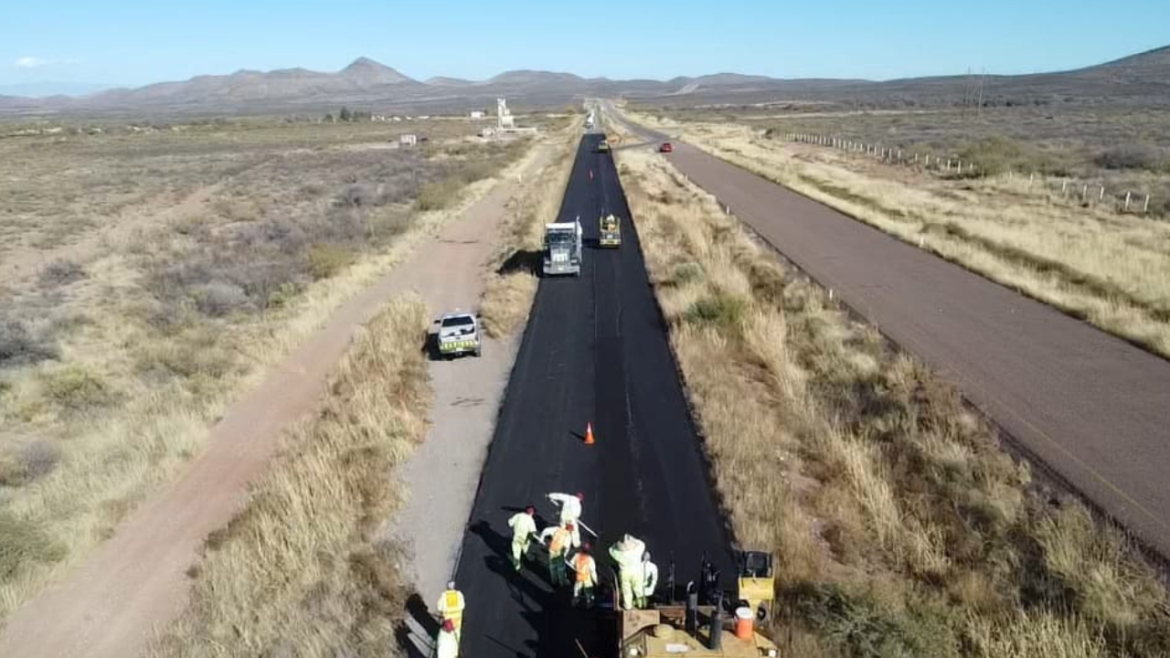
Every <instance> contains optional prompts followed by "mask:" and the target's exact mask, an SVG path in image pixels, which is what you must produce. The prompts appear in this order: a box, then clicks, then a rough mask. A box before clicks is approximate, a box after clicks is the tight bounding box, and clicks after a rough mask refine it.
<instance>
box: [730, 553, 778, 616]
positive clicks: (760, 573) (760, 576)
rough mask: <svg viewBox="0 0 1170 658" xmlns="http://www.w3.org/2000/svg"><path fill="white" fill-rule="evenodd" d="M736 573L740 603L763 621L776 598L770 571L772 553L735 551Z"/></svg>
mask: <svg viewBox="0 0 1170 658" xmlns="http://www.w3.org/2000/svg"><path fill="white" fill-rule="evenodd" d="M735 561H736V567H737V569H738V573H737V574H736V575H737V577H738V582H737V583H736V585H737V586H738V588H739V601H740V605H741V606H743V605H746V607H747V608H748V609H749V610H754V611H755V615H756V618H757V619H759V620H760V621H763V620H764V619H766V618H767V616H768V614H769V613H770V612H771V608H772V603H773V601H775V600H776V577H775V576H774V575H773V573H772V554H771V553H764V552H763V551H737V552H736V554H735Z"/></svg>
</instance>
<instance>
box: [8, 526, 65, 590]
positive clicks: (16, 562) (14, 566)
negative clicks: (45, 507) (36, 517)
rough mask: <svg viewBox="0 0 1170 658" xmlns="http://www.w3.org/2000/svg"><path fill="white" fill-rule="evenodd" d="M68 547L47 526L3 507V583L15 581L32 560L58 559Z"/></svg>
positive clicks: (48, 560) (46, 560)
mask: <svg viewBox="0 0 1170 658" xmlns="http://www.w3.org/2000/svg"><path fill="white" fill-rule="evenodd" d="M63 557H65V549H64V547H62V546H61V545H60V544H58V543H56V542H54V541H53V540H52V539H51V538H50V537H49V536H48V535H47V534H45V532H44V530H41V529H40V528H39V527H38V526H36V525H35V524H33V523H31V522H29V521H26V520H24V519H20V518H18V517H17V516H15V515H14V514H12V513H10V512H3V511H0V583H6V582H9V581H11V580H12V579H13V578H14V577H15V576H16V575H17V574H18V573H19V572H20V568H21V566H23V565H25V564H28V563H29V562H56V561H58V560H60V559H61V558H63Z"/></svg>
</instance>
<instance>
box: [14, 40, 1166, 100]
mask: <svg viewBox="0 0 1170 658" xmlns="http://www.w3.org/2000/svg"><path fill="white" fill-rule="evenodd" d="M979 84H982V87H983V94H982V97H983V99H984V102H985V103H988V104H1048V103H1056V102H1112V103H1116V102H1124V103H1165V102H1167V101H1170V47H1166V48H1159V49H1156V50H1151V51H1148V52H1144V53H1140V54H1137V55H1132V56H1129V57H1124V58H1121V59H1118V60H1115V61H1111V62H1107V63H1104V64H1100V65H1096V66H1090V67H1086V68H1082V69H1077V70H1073V71H1062V72H1055V73H1041V74H1034V75H1016V76H995V75H988V76H985V77H984V78H982V81H980V79H978V77H976V76H942V77H930V78H908V79H904V80H888V81H881V82H875V81H867V80H834V79H794V80H784V79H776V78H770V77H767V76H762V75H743V74H739V73H726V72H725V73H716V74H711V75H702V76H697V77H678V78H673V79H671V80H666V81H662V80H610V79H608V78H583V77H581V76H578V75H575V74H572V73H564V72H551V71H539V70H516V71H506V72H504V73H501V74H499V75H497V76H495V77H492V78H490V79H488V80H483V81H471V80H461V79H458V78H449V77H442V76H440V77H433V78H430V79H428V80H427V81H425V82H420V81H417V80H414V79H412V78H410V77H408V76H406V75H404V74H402V73H400V72H399V71H397V70H395V69H393V68H391V67H389V66H386V65H384V64H380V63H378V62H376V61H374V60H372V59H369V58H366V57H360V58H358V59H356V60H354V61H353V62H352V63H351V64H350V65H349V66H346V67H345V68H344V69H342V70H340V71H337V72H334V73H325V72H318V71H310V70H308V69H303V68H291V69H278V70H275V71H267V72H263V71H250V70H241V71H236V72H235V73H232V74H230V75H203V76H197V77H194V78H191V79H190V80H185V81H182V82H162V83H157V84H152V85H146V86H144V87H138V88H135V89H115V90H109V91H103V92H98V93H95V94H91V95H88V96H84V97H79V98H69V97H64V96H57V97H51V98H37V99H30V98H18V97H11V96H10V95H5V96H0V113H3V114H9V115H11V114H24V115H41V114H53V113H63V114H75V115H84V114H126V115H133V114H141V113H144V112H145V113H157V114H165V113H182V114H202V115H211V114H232V113H238V114H265V113H287V112H317V111H323V110H334V109H336V108H337V107H338V106H340V105H350V106H352V107H355V108H362V107H368V108H380V109H383V110H387V111H390V110H400V111H405V110H409V109H416V110H419V111H421V110H424V109H427V110H430V111H432V112H437V111H442V110H452V111H457V110H463V109H467V108H479V107H490V106H492V105H493V104H494V99H495V98H497V97H508V98H509V99H511V100H512V101H513V102H514V103H523V104H528V105H531V106H557V105H564V104H567V103H576V102H578V101H579V100H580V99H581V98H582V97H584V96H623V97H626V98H631V99H639V100H644V101H646V102H650V103H661V104H664V105H675V106H688V105H691V106H693V105H737V104H738V105H746V104H759V103H781V104H782V103H784V102H801V101H816V102H833V103H838V104H853V105H856V106H876V107H881V106H904V105H917V106H929V105H949V104H957V103H960V102H963V100H964V99H965V98H966V99H968V100H969V98H970V96H971V90H972V89H973V88H975V87H976V86H977V85H979ZM0 93H2V90H0Z"/></svg>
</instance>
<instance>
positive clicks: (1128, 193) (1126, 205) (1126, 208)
mask: <svg viewBox="0 0 1170 658" xmlns="http://www.w3.org/2000/svg"><path fill="white" fill-rule="evenodd" d="M1130 195H1131V193H1130V192H1126V193H1125V208H1123V209H1122V212H1129V197H1130Z"/></svg>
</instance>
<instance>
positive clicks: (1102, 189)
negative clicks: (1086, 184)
mask: <svg viewBox="0 0 1170 658" xmlns="http://www.w3.org/2000/svg"><path fill="white" fill-rule="evenodd" d="M1104 198H1105V186H1104V185H1102V186H1101V193H1100V194H1098V195H1097V200H1098V201H1101V200H1103V199H1104Z"/></svg>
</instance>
